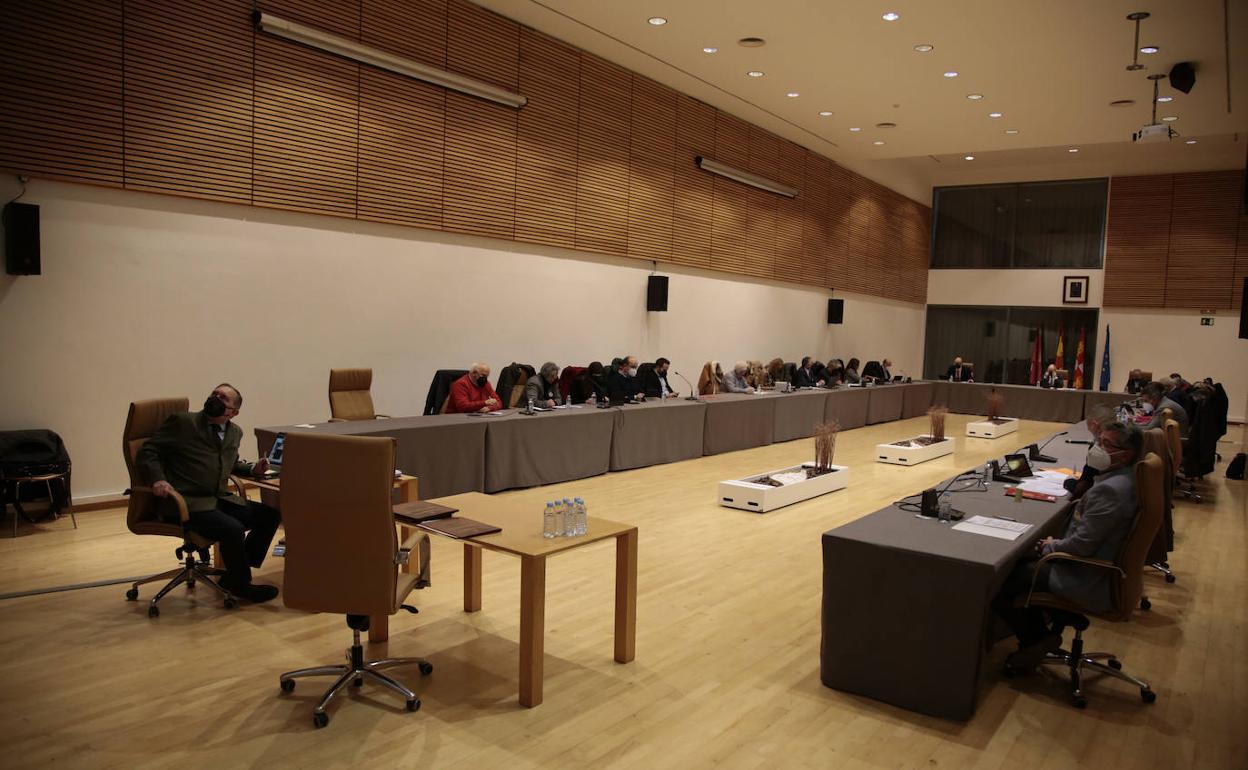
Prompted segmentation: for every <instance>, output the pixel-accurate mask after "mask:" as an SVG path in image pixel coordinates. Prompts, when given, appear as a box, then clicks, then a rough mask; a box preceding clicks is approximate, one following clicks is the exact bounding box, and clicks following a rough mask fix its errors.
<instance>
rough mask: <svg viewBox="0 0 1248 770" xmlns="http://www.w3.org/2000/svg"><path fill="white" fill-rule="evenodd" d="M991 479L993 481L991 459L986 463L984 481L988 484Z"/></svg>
mask: <svg viewBox="0 0 1248 770" xmlns="http://www.w3.org/2000/svg"><path fill="white" fill-rule="evenodd" d="M989 481H992V461H991V460H989V461H988V462H986V463H984V483H985V484H987V483H988V482H989Z"/></svg>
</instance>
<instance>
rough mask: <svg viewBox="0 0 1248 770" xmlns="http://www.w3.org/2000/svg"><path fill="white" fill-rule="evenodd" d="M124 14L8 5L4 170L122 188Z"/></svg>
mask: <svg viewBox="0 0 1248 770" xmlns="http://www.w3.org/2000/svg"><path fill="white" fill-rule="evenodd" d="M121 19H122V8H121V4H120V3H118V2H115V1H114V0H32V1H31V2H6V3H0V51H3V52H4V53H3V55H0V83H2V84H3V86H0V168H4V169H6V170H9V171H12V172H15V173H22V174H27V175H31V176H40V177H44V178H48V179H65V180H69V181H76V182H90V183H92V184H100V185H109V186H116V187H120V186H121V185H122V181H123V180H122V170H123V169H122V152H123V148H122V127H123V122H122V115H123V111H122V82H123V81H122V71H121V64H122V28H121V23H122V22H121Z"/></svg>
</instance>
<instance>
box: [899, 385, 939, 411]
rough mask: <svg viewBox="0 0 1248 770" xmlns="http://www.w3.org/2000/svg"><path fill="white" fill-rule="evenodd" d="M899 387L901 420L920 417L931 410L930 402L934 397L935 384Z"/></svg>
mask: <svg viewBox="0 0 1248 770" xmlns="http://www.w3.org/2000/svg"><path fill="white" fill-rule="evenodd" d="M899 387H901V389H902V397H901V419H903V420H908V419H910V418H911V417H922V416H923V415H925V414H927V410H928V409H931V408H932V401H933V399H934V398H935V397H936V383H934V382H913V383H910V384H908V385H901V386H899Z"/></svg>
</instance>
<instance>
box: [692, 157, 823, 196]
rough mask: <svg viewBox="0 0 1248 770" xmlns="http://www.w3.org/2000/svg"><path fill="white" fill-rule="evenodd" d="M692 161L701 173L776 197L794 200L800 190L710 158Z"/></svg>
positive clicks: (698, 158) (699, 158)
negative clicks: (722, 178)
mask: <svg viewBox="0 0 1248 770" xmlns="http://www.w3.org/2000/svg"><path fill="white" fill-rule="evenodd" d="M694 161H695V162H696V163H697V164H698V168H700V169H702V170H703V171H709V172H711V173H712V174H718V175H719V176H722V177H725V178H726V179H731V180H733V181H734V182H740V183H741V184H745V185H749V186H750V187H757V188H758V189H760V190H766V191H767V192H770V193H775V194H776V195H783V196H784V197H786V198H796V197H797V194H798V193H799V192H800V190H798V189H797V188H795V187H789V186H788V185H783V184H780V183H779V182H773V181H772V180H770V179H768V178H766V177H762V176H759V175H758V174H751V173H750V172H748V171H742V170H741V169H739V168H733V167H732V166H726V165H724V164H723V163H720V162H718V161H714V160H711V159H710V158H704V157H702V156H701V155H699V156H698V157H697V158H695V159H694Z"/></svg>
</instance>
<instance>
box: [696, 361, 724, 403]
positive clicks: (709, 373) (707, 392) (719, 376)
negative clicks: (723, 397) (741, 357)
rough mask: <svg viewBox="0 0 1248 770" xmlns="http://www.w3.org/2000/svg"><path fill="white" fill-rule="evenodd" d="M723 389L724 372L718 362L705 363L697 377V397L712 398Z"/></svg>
mask: <svg viewBox="0 0 1248 770" xmlns="http://www.w3.org/2000/svg"><path fill="white" fill-rule="evenodd" d="M723 388H724V371H723V369H721V368H720V366H719V362H718V361H707V362H706V363H705V364H703V365H702V373H701V374H699V375H698V395H700V396H712V395H714V394H716V393H718V392H720V391H721V390H723Z"/></svg>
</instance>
